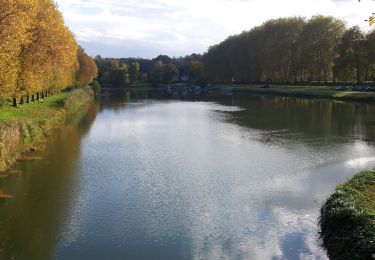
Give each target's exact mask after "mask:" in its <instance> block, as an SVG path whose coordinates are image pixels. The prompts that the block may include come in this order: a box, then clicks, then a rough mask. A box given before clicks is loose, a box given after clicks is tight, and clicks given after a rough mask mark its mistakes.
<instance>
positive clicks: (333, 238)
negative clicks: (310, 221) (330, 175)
mask: <svg viewBox="0 0 375 260" xmlns="http://www.w3.org/2000/svg"><path fill="white" fill-rule="evenodd" d="M320 228H321V237H322V240H323V245H324V247H325V248H326V249H327V252H328V256H329V257H330V259H375V170H367V171H363V172H361V173H359V174H357V175H355V176H354V177H353V178H352V179H350V180H349V181H348V182H346V183H344V184H342V185H340V186H338V187H337V188H336V191H335V192H334V193H333V194H332V195H331V196H330V197H329V199H328V200H327V201H326V203H325V204H324V205H323V207H322V209H321V217H320Z"/></svg>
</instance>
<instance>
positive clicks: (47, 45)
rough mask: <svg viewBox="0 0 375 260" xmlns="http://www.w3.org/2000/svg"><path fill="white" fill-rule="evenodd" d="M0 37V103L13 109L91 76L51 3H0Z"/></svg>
mask: <svg viewBox="0 0 375 260" xmlns="http://www.w3.org/2000/svg"><path fill="white" fill-rule="evenodd" d="M0 39H1V40H0V100H7V99H13V104H14V105H15V106H17V105H18V103H24V102H30V101H34V100H36V99H39V98H40V97H41V98H43V97H46V96H48V95H50V94H53V93H56V92H59V91H61V90H65V89H67V88H69V87H70V88H71V87H78V86H84V85H86V84H89V83H91V82H92V81H93V79H94V78H95V77H96V75H97V66H96V64H95V62H94V61H93V60H92V59H91V58H90V57H89V56H88V55H87V54H86V53H85V52H84V50H83V49H82V48H80V47H79V46H78V45H77V43H76V41H75V39H74V36H73V34H72V33H71V32H70V31H69V29H68V28H67V27H66V26H65V24H64V20H63V17H62V14H61V13H60V12H59V11H58V9H57V6H56V4H55V3H54V2H53V1H52V0H12V1H9V0H0Z"/></svg>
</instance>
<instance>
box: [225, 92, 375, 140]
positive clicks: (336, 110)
mask: <svg viewBox="0 0 375 260" xmlns="http://www.w3.org/2000/svg"><path fill="white" fill-rule="evenodd" d="M234 105H237V106H240V107H242V108H245V109H246V110H242V111H238V112H234V113H233V117H232V118H231V120H232V121H233V122H234V123H236V124H240V125H243V126H246V127H251V128H255V129H261V130H265V131H266V132H267V133H269V134H268V135H267V136H266V139H269V138H272V137H273V136H274V137H276V135H277V137H280V138H282V139H286V140H287V139H290V138H292V139H294V138H297V137H296V134H300V133H303V138H304V139H313V138H325V139H327V140H330V139H334V138H338V137H339V138H351V139H360V140H367V141H369V140H375V127H374V125H373V123H372V122H373V119H372V117H373V114H374V112H375V111H374V110H375V108H373V107H372V106H371V105H367V104H357V103H345V102H336V101H331V100H315V99H299V98H287V97H261V96H252V97H236V99H235V103H234ZM279 130H287V134H286V133H284V134H280V133H278V134H277V133H273V132H272V131H279Z"/></svg>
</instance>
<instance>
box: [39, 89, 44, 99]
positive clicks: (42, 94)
mask: <svg viewBox="0 0 375 260" xmlns="http://www.w3.org/2000/svg"><path fill="white" fill-rule="evenodd" d="M40 98H42V99H43V98H44V92H43V91H42V93H41V96H40Z"/></svg>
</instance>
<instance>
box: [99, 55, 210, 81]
mask: <svg viewBox="0 0 375 260" xmlns="http://www.w3.org/2000/svg"><path fill="white" fill-rule="evenodd" d="M95 61H96V63H97V65H98V68H99V81H100V83H101V85H103V86H104V87H120V88H121V87H126V86H131V85H134V84H135V83H137V82H138V83H139V82H142V83H152V84H154V85H157V84H161V83H163V84H169V83H171V82H177V81H182V82H190V83H193V82H194V83H198V84H202V83H204V82H205V77H204V67H203V63H202V56H201V55H197V54H193V55H190V56H186V57H180V58H170V57H168V56H166V55H160V56H158V57H156V58H154V59H142V58H122V59H110V58H102V57H100V56H97V57H96V58H95Z"/></svg>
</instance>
